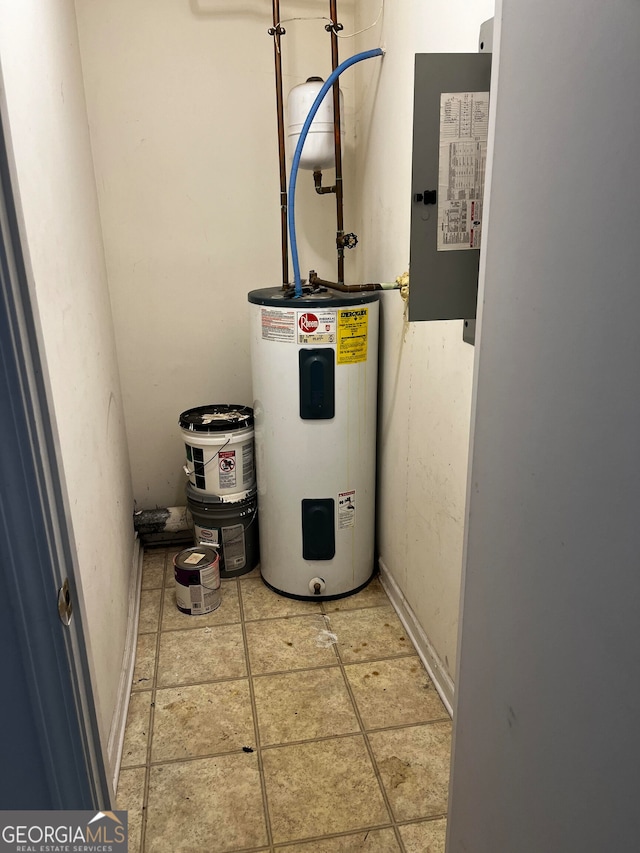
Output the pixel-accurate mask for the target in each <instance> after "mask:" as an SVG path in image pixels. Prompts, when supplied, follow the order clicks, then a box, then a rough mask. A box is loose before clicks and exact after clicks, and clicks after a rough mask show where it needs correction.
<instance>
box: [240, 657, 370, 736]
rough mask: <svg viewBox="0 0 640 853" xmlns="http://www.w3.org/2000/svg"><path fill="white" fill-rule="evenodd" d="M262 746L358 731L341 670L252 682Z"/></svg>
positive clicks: (288, 675)
mask: <svg viewBox="0 0 640 853" xmlns="http://www.w3.org/2000/svg"><path fill="white" fill-rule="evenodd" d="M253 686H254V692H255V699H256V708H257V711H258V726H259V730H260V741H261V743H262V744H273V743H290V742H292V741H299V740H313V739H314V738H318V737H330V736H332V735H343V734H349V733H351V732H357V731H359V730H360V729H359V725H358V719H357V717H356V715H355V712H354V710H353V705H352V702H351V698H350V697H349V693H348V692H347V688H346V686H345V683H344V678H343V676H342V672H341V671H340V669H339V668H338V667H332V668H331V669H312V670H307V671H306V672H288V673H286V674H284V675H266V676H261V677H260V678H256V679H255V680H254V683H253Z"/></svg>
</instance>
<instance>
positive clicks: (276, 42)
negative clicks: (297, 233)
mask: <svg viewBox="0 0 640 853" xmlns="http://www.w3.org/2000/svg"><path fill="white" fill-rule="evenodd" d="M271 5H272V8H273V27H272V28H270V29H269V35H272V36H273V58H274V63H275V78H276V113H277V117H278V156H279V158H280V230H281V233H282V287H283V288H285V287H286V286H287V284H288V282H289V233H288V229H287V160H286V154H285V147H284V100H283V97H282V58H281V55H280V38H281V36H283V35H284V34H285V29H284V27H282V26H281V25H280V0H272V4H271Z"/></svg>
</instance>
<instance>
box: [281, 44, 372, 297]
mask: <svg viewBox="0 0 640 853" xmlns="http://www.w3.org/2000/svg"><path fill="white" fill-rule="evenodd" d="M374 56H384V50H382V48H381V47H376V48H374V49H373V50H365V51H363V52H362V53H356V54H355V55H354V56H350V57H349V59H345V61H344V62H341V63H340V65H338V67H337V68H335V69H334V70H333V71H332V72H331V74H330V75H329V76H328V77H327V79H326V81H325V83H324V85H323V86H322V89H320V91H319V92H318V94H317V97H316V99H315V101H314V102H313V104H312V105H311V109H310V110H309V115H308V116H307V117H306V119H305V120H304V124H303V125H302V130H301V131H300V138H299V139H298V144H297V145H296V150H295V154H294V155H293V163H292V164H291V177H290V178H289V192H288V194H287V216H288V219H289V238H290V241H291V258H292V261H293V276H294V281H295V285H296V288H295V296H296V298H299V297H300V296H302V279H301V278H300V261H299V259H298V241H297V239H296V216H295V199H296V179H297V177H298V167H299V166H300V156H301V154H302V149H303V147H304V141H305V139H306V138H307V133H308V132H309V128H310V127H311V122H312V121H313V119H314V117H315V114H316V113H317V112H318V109H319V107H320V104H321V103H322V101H323V99H324V96H325V95H326V94H327V92H328V91H329V89H330V88H331V87H332V86H333V84H334V83H335V81H336V80H337V79H338V77H339V76H340V75H341V74H342V72H343V71H346V70H347V68H350V67H351V66H352V65H355V64H356V62H362V60H363V59H372V58H373V57H374Z"/></svg>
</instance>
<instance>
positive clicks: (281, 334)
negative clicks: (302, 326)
mask: <svg viewBox="0 0 640 853" xmlns="http://www.w3.org/2000/svg"><path fill="white" fill-rule="evenodd" d="M260 325H261V328H262V340H263V341H280V343H285V344H294V343H295V342H296V312H295V311H294V309H293V308H289V309H286V308H263V309H262V310H261V312H260Z"/></svg>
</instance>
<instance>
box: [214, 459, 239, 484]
mask: <svg viewBox="0 0 640 853" xmlns="http://www.w3.org/2000/svg"><path fill="white" fill-rule="evenodd" d="M218 469H219V471H220V488H221V489H233V488H235V485H236V452H235V450H221V451H220V453H219V454H218Z"/></svg>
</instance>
